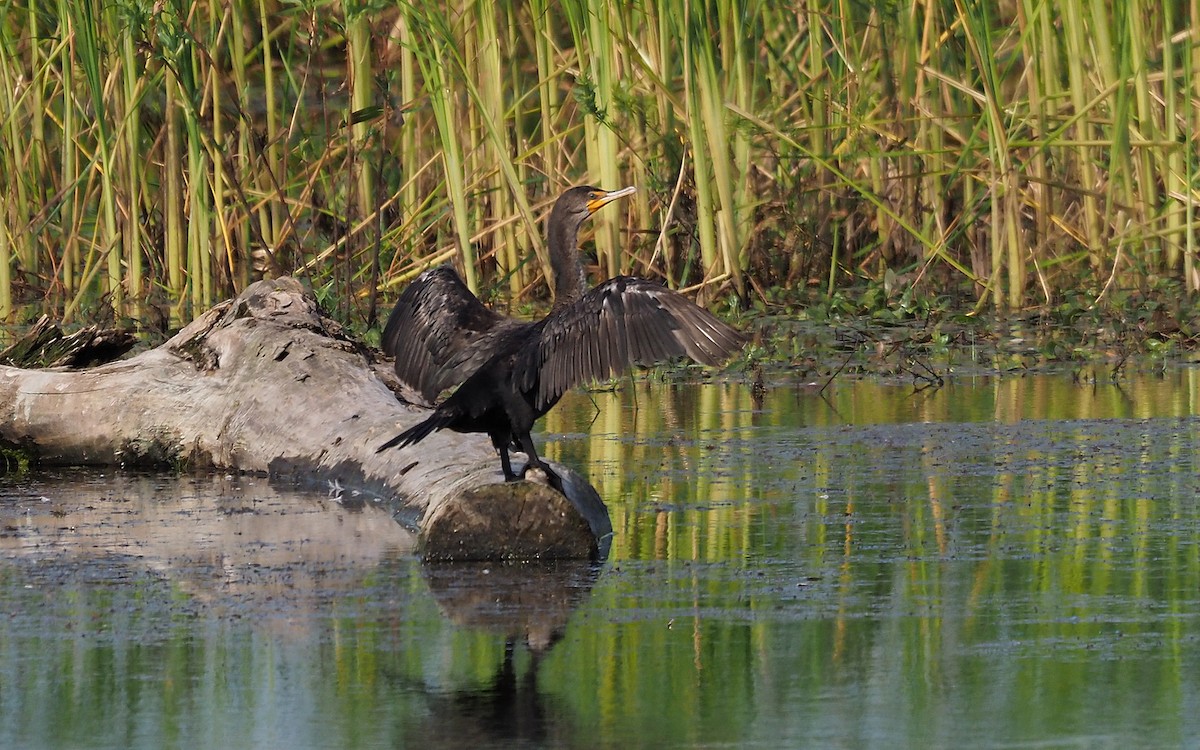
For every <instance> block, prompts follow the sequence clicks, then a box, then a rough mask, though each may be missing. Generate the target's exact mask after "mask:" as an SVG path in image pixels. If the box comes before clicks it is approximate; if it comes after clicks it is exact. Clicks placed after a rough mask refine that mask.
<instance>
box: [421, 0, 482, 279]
mask: <svg viewBox="0 0 1200 750" xmlns="http://www.w3.org/2000/svg"><path fill="white" fill-rule="evenodd" d="M426 18H427V20H428V16H427V17H426ZM423 31H425V29H423ZM428 31H429V32H431V37H430V38H429V40H428V42H429V44H428V46H427V47H426V48H424V49H423V50H421V52H420V53H419V54H418V56H417V59H418V61H419V62H420V65H421V72H422V74H423V76H424V79H425V92H426V94H427V95H428V96H429V105H430V108H431V109H432V110H433V116H434V120H435V121H436V122H437V128H438V139H439V142H440V143H441V146H442V164H443V168H444V172H445V181H446V190H447V192H448V193H449V195H450V205H451V206H452V209H453V211H452V216H451V219H452V223H453V228H454V233H455V236H456V237H457V242H458V253H459V260H460V261H461V263H462V267H463V278H464V280H465V281H466V282H467V287H468V288H469V289H470V290H471V291H472V292H474V293H476V294H478V293H479V273H478V268H477V265H476V257H475V247H474V245H472V244H471V219H470V214H469V212H468V211H467V189H466V178H465V175H464V173H463V158H462V147H461V144H460V142H459V139H458V130H457V128H458V124H459V119H458V113H457V111H456V109H457V108H456V107H455V106H454V97H453V93H452V89H451V81H450V80H449V79H448V75H447V67H446V62H447V58H446V50H445V49H444V47H445V46H446V45H447V43H448V42H449V41H450V39H451V38H452V37H451V35H450V34H449V33H448V29H446V28H444V27H443V28H442V29H441V30H440V31H441V34H440V36H433V34H436V33H438V32H437V31H436V30H435V29H434V26H433V24H429V26H428Z"/></svg>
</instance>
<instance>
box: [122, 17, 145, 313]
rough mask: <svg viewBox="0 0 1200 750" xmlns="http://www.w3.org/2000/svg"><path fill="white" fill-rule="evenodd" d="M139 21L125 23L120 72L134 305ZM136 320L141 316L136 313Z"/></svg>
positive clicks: (138, 278) (139, 291)
mask: <svg viewBox="0 0 1200 750" xmlns="http://www.w3.org/2000/svg"><path fill="white" fill-rule="evenodd" d="M136 20H137V19H134V18H133V17H128V18H126V19H125V23H124V24H123V27H124V33H122V35H121V73H122V77H121V80H122V83H123V85H124V90H123V93H124V100H125V116H124V120H123V122H122V125H121V127H122V128H123V130H124V140H123V141H120V142H119V143H120V144H121V145H123V146H124V154H122V157H123V158H122V172H123V174H124V177H125V181H124V187H125V214H126V217H125V221H124V223H123V228H122V232H121V236H122V238H123V239H124V255H125V268H126V284H127V286H126V289H127V291H128V292H129V296H130V298H131V299H132V300H134V302H135V303H137V302H139V301H140V300H141V299H142V298H143V295H144V292H145V290H144V289H143V288H142V284H143V279H142V221H141V206H142V175H143V164H142V160H143V154H142V149H141V148H140V134H141V129H142V128H141V120H142V110H141V97H142V94H141V81H142V76H143V74H144V71H142V70H140V66H139V65H138V59H137V51H136V46H135V45H136V39H135V36H134V35H135V33H136V32H138V31H140V24H139V23H137V22H136ZM134 317H139V315H138V314H137V312H136V311H135V312H134Z"/></svg>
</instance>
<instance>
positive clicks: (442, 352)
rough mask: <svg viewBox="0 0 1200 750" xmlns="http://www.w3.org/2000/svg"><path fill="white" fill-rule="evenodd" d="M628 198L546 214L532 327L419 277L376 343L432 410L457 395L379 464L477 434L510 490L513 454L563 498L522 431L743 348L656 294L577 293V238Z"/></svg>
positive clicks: (626, 280)
mask: <svg viewBox="0 0 1200 750" xmlns="http://www.w3.org/2000/svg"><path fill="white" fill-rule="evenodd" d="M635 190H636V188H634V187H627V188H623V189H621V190H613V191H604V190H600V189H599V188H595V187H591V186H583V187H575V188H571V189H570V190H567V191H566V192H565V193H563V194H562V195H561V196H560V197H559V199H558V201H557V202H555V204H554V208H553V209H552V210H551V211H550V219H549V221H548V222H547V225H546V240H547V244H548V245H549V251H550V266H551V269H552V270H553V272H554V295H555V296H554V306H553V307H552V308H551V310H550V313H549V314H548V315H547V316H546V317H544V318H542V319H541V320H535V321H521V320H516V319H513V318H509V317H505V316H503V315H501V314H499V313H496V312H494V311H492V310H489V309H488V308H486V307H484V306H483V303H481V302H480V301H479V299H478V298H476V297H475V295H474V294H472V293H471V291H470V290H469V289H467V286H466V284H464V283H463V281H462V279H460V278H459V276H458V274H457V273H455V271H454V269H453V268H451V267H450V266H448V265H444V266H439V267H437V268H433V269H430V270H428V271H426V272H424V273H422V274H421V275H420V276H418V277H417V278H416V279H415V280H414V281H413V282H412V283H411V284H410V285H409V286H408V288H407V289H405V290H404V293H403V294H401V295H400V299H399V300H397V302H396V307H395V309H393V310H392V314H391V316H390V317H389V318H388V322H387V326H386V327H385V329H384V332H383V349H384V351H385V352H387V353H388V354H391V355H394V356H395V357H396V374H397V375H398V376H399V377H400V379H401V380H402V381H404V382H405V383H407V384H408V385H410V386H411V387H413V388H414V389H416V390H417V391H418V392H420V394H421V395H422V396H423V397H424V398H425V400H426V401H428V402H430V403H432V402H433V400H434V399H435V398H437V396H438V394H440V393H441V392H442V391H443V390H444V389H446V388H450V387H453V386H458V387H457V390H455V391H454V392H453V393H452V394H451V395H450V396H449V397H448V398H447V399H446V400H445V401H443V402H442V404H441V405H440V406H438V407H437V408H436V409H435V410H434V412H433V414H432V415H430V416H429V418H428V419H426V420H425V421H423V422H421V423H420V424H417V425H416V426H414V427H411V428H409V429H407V430H405V431H404V432H402V433H400V434H399V435H397V436H396V437H394V438H392V439H391V440H389V441H387V442H386V443H384V444H383V445H381V446H380V447H379V449H378V451H377V452H382V451H384V450H387V449H388V448H391V447H393V446H400V447H401V448H403V447H405V446H408V445H412V444H413V443H417V442H419V441H421V440H423V439H424V438H425V437H427V436H428V435H429V434H430V433H431V432H433V431H435V430H440V429H442V428H444V427H449V428H450V429H452V430H455V431H457V432H486V433H487V434H488V435H489V436H490V437H491V439H492V445H494V446H495V447H496V450H497V451H499V452H500V466H501V468H502V469H503V471H504V477H505V479H506V480H514V479H517V478H518V477H517V475H516V474H514V473H513V470H512V464H511V463H510V460H509V455H508V452H509V447H510V446H513V447H517V448H519V449H520V450H522V451H524V452H525V454H526V455H527V456H528V459H529V460H528V466H527V469H528V467H537V468H539V469H541V470H542V471H544V472H545V473H546V476H547V477H548V478H549V481H550V482H551V483H552V484H553V485H555V486H557V487H558V488H559V489H560V490H561V481H560V480H559V479H558V477H556V476H555V475H554V473H553V472H551V471H550V469H549V467H548V466H546V464H545V462H544V461H542V459H541V458H539V457H538V454H537V450H536V449H535V448H534V446H533V439H532V438H531V437H530V435H529V431H530V430H531V429H533V423H534V422H535V421H537V420H538V419H539V418H541V416H542V415H543V414H545V413H546V412H547V411H549V410H550V408H551V407H552V406H554V404H556V403H557V402H558V399H559V397H560V396H562V394H563V392H564V391H566V390H567V389H568V388H570V387H572V386H574V385H576V384H579V383H585V382H588V381H593V380H600V379H603V378H607V377H611V376H614V375H619V374H621V373H623V372H624V371H626V370H627V369H629V367H630V366H631V365H632V364H634V363H640V364H652V363H655V362H660V361H663V360H667V359H672V358H675V357H683V356H687V357H691V358H692V359H693V360H695V361H696V362H699V363H702V364H706V365H720V364H722V363H724V362H725V361H726V360H727V359H729V358H730V357H731V356H732V355H733V354H735V353H737V352H738V351H739V350H740V349H741V348H742V346H743V345H744V344H745V341H746V340H745V338H744V337H743V336H742V334H741V333H739V332H738V331H736V330H735V329H733V328H731V327H730V326H728V325H726V324H725V323H723V322H721V321H720V320H718V319H717V318H716V317H715V316H714V315H712V313H710V312H708V311H707V310H705V309H703V308H701V307H697V306H696V305H695V304H693V303H692V302H690V301H689V300H688V299H687V298H686V297H684V296H683V295H681V294H679V293H677V292H674V291H671V290H670V289H667V288H666V287H663V286H661V285H659V284H655V283H652V282H650V281H646V280H644V279H638V278H634V277H631V276H617V277H616V278H612V279H609V280H608V281H605V282H604V283H602V284H600V285H599V286H596V287H594V288H593V289H591V290H590V291H586V290H587V280H586V278H585V276H584V271H583V263H582V261H581V260H580V256H579V246H578V244H577V237H578V233H579V227H580V225H582V224H583V222H584V221H585V220H586V219H587V218H588V217H590V216H591V215H592V214H593V213H595V212H596V211H598V210H599V209H600V208H601V207H602V206H605V205H606V204H608V203H611V202H612V201H614V200H616V199H617V198H620V197H622V196H625V195H629V194H630V193H632V192H634V191H635Z"/></svg>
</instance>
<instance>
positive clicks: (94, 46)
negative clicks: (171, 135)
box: [64, 0, 123, 317]
mask: <svg viewBox="0 0 1200 750" xmlns="http://www.w3.org/2000/svg"><path fill="white" fill-rule="evenodd" d="M71 9H72V17H71V31H72V33H73V35H74V37H75V57H76V60H77V61H78V62H79V66H80V68H81V70H82V71H83V76H84V82H85V84H86V90H87V93H88V95H89V97H90V100H91V105H92V112H93V113H94V117H95V120H94V123H93V127H94V134H95V147H96V150H97V158H96V161H95V162H94V163H95V164H96V166H97V167H98V168H99V170H100V193H101V194H100V206H99V209H100V212H101V216H102V218H103V222H104V223H103V225H102V230H103V232H102V234H101V235H100V238H99V249H100V251H101V252H102V253H103V254H104V255H105V256H106V259H107V265H108V289H107V291H108V293H109V295H110V298H111V299H110V301H111V304H112V306H113V309H114V310H120V306H121V304H122V302H123V291H122V287H121V281H122V275H121V244H120V241H119V237H118V236H117V211H116V205H115V204H116V195H115V192H114V190H113V156H112V155H113V144H112V142H111V141H110V140H109V133H108V131H109V127H108V121H109V117H108V106H107V100H106V97H105V94H104V86H103V83H102V82H101V69H102V68H105V69H106V68H107V67H108V60H105V59H102V54H103V53H102V50H101V48H100V43H99V39H98V31H99V24H100V20H101V19H100V16H99V14H98V13H97V10H98V9H97V8H96V7H95V6H94V5H93V3H92V0H78V1H77V2H73V3H71ZM93 242H95V240H93ZM90 255H91V253H89V256H90ZM64 317H66V313H64Z"/></svg>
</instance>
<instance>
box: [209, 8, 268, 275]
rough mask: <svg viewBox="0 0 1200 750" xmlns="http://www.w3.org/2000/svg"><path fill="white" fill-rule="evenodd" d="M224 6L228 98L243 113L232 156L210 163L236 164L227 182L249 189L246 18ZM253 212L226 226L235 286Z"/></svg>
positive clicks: (245, 263)
mask: <svg viewBox="0 0 1200 750" xmlns="http://www.w3.org/2000/svg"><path fill="white" fill-rule="evenodd" d="M228 7H229V16H228V17H229V29H230V33H228V34H226V35H225V39H226V44H225V50H226V54H227V55H228V60H229V63H228V65H229V73H230V76H231V77H232V79H233V87H232V89H233V91H232V97H231V99H232V104H233V105H234V108H235V109H236V110H237V112H239V113H241V115H243V116H239V117H238V118H237V121H236V132H235V133H233V134H231V136H230V137H231V139H232V142H233V146H232V148H231V149H230V150H231V151H232V152H233V154H232V158H231V159H223V158H214V159H213V162H214V163H216V164H221V165H224V164H226V163H228V164H231V165H232V164H236V165H238V166H237V167H231V169H230V174H229V185H230V187H232V188H233V189H234V192H235V193H236V192H238V190H239V183H240V186H241V189H243V190H244V189H246V188H250V189H253V187H254V186H255V184H256V178H255V176H254V170H253V168H252V166H251V165H253V164H255V157H254V155H253V154H252V153H251V151H250V144H251V140H250V122H249V116H248V115H246V114H245V113H246V112H247V111H248V109H247V108H248V104H249V102H248V98H249V92H250V84H249V79H250V76H249V67H250V62H249V55H247V53H246V45H245V41H244V39H243V37H242V34H241V33H239V31H238V30H239V29H241V28H243V27H244V26H245V24H247V23H248V22H249V21H248V19H247V18H246V16H245V15H244V13H243V6H242V4H241V3H230V5H229V6H228ZM213 85H214V87H217V88H220V86H221V81H220V79H214V80H213ZM213 116H214V119H222V118H220V110H219V109H218V108H217V107H216V106H215V104H214V107H213ZM214 127H215V123H214ZM216 144H220V146H221V147H222V148H223V147H224V141H223V140H217V141H216ZM223 171H224V169H223V167H222V172H223ZM242 195H243V196H244V195H245V193H244V192H243V193H242ZM244 209H245V210H247V211H251V210H252V207H250V206H245V207H244ZM257 213H258V214H259V216H258V217H255V216H253V215H249V214H248V215H239V217H238V219H237V222H236V223H235V224H233V226H232V227H231V228H230V235H231V238H232V242H233V243H234V245H235V247H237V248H240V252H235V251H234V250H232V249H231V250H230V251H229V252H230V254H231V255H232V256H235V257H240V258H241V260H242V262H241V263H240V264H239V265H238V268H237V270H236V271H234V269H233V268H232V267H231V269H230V273H234V274H235V276H234V284H235V287H236V288H237V289H244V288H245V287H246V286H247V285H248V284H249V283H250V272H251V270H252V268H253V263H252V262H251V250H250V243H251V237H252V236H253V235H254V232H253V224H252V222H255V221H258V223H259V226H260V227H261V226H263V225H264V222H263V220H262V216H263V215H264V214H263V212H262V211H261V210H260V211H258V212H257ZM259 236H260V237H265V236H266V235H262V234H260V235H259ZM262 249H263V248H259V250H262ZM230 262H231V264H232V263H233V259H232V258H231V260H230Z"/></svg>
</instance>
